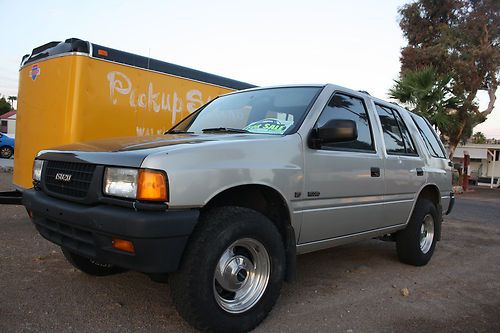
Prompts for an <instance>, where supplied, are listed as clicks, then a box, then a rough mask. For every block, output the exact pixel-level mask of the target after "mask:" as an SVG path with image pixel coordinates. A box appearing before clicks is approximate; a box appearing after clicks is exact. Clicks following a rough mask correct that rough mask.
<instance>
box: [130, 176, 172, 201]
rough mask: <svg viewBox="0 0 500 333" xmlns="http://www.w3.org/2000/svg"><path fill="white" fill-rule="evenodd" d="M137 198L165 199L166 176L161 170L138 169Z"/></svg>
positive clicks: (148, 199) (146, 199) (147, 199)
mask: <svg viewBox="0 0 500 333" xmlns="http://www.w3.org/2000/svg"><path fill="white" fill-rule="evenodd" d="M137 200H145V201H167V176H166V175H165V173H164V172H163V171H158V170H148V169H141V170H139V179H138V182H137Z"/></svg>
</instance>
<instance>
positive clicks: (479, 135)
mask: <svg viewBox="0 0 500 333" xmlns="http://www.w3.org/2000/svg"><path fill="white" fill-rule="evenodd" d="M472 143H486V136H485V135H484V133H483V132H476V133H474V135H473V136H472Z"/></svg>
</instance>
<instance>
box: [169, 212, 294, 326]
mask: <svg viewBox="0 0 500 333" xmlns="http://www.w3.org/2000/svg"><path fill="white" fill-rule="evenodd" d="M284 275H285V249H284V246H283V241H282V238H281V235H280V233H279V232H278V230H277V228H276V226H275V225H274V224H273V223H272V222H271V221H270V220H269V219H268V218H267V217H265V216H264V215H262V214H260V213H258V212H256V211H254V210H252V209H248V208H242V207H221V208H214V209H212V210H210V211H209V212H207V213H206V214H204V216H203V217H202V219H201V221H200V222H199V226H198V227H197V229H196V230H195V232H194V233H193V235H192V237H191V239H190V242H189V244H188V246H187V249H186V251H185V253H184V258H183V262H182V264H181V268H180V270H179V272H177V273H175V274H172V275H171V276H170V280H169V283H170V286H171V292H172V298H173V301H174V304H175V306H176V308H177V311H178V312H179V314H180V315H181V316H182V317H183V318H184V319H185V320H186V321H187V322H188V323H189V324H190V325H192V326H193V327H195V328H197V329H198V330H201V331H213V332H247V331H250V330H252V329H253V328H255V327H256V326H257V325H258V324H259V323H260V322H261V321H262V320H264V318H265V317H266V316H267V315H268V313H269V312H270V311H271V309H272V307H273V306H274V304H275V302H276V300H277V299H278V297H279V294H280V290H281V285H282V282H283V279H284Z"/></svg>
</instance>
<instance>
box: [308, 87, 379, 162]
mask: <svg viewBox="0 0 500 333" xmlns="http://www.w3.org/2000/svg"><path fill="white" fill-rule="evenodd" d="M336 94H339V95H344V96H348V97H351V98H356V99H359V100H360V101H361V103H362V104H363V107H364V109H365V112H366V115H367V119H368V129H369V131H370V138H371V148H372V149H371V150H365V149H356V148H344V147H324V146H321V147H319V148H317V149H316V150H322V151H340V152H355V153H366V154H377V145H376V144H375V138H374V136H373V127H372V121H371V119H370V112H369V109H368V108H367V106H366V102H365V98H364V97H361V96H358V95H356V94H352V93H349V92H345V91H343V90H335V91H334V92H333V93H332V95H331V96H330V98H328V102H327V103H326V105H325V107H324V108H323V110H321V113H320V114H319V116H318V118H317V119H316V122H315V123H314V126H313V127H312V129H311V131H310V134H309V135H312V133H313V132H314V131H315V130H317V129H318V121H319V119H320V118H321V116H322V115H323V113H324V112H325V110H326V108H327V107H328V105H329V104H330V102H331V100H332V99H333V97H334V96H335V95H336ZM308 141H309V140H308Z"/></svg>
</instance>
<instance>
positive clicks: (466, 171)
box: [462, 150, 470, 192]
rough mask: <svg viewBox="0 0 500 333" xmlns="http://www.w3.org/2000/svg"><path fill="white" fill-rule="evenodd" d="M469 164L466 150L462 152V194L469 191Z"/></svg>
mask: <svg viewBox="0 0 500 333" xmlns="http://www.w3.org/2000/svg"><path fill="white" fill-rule="evenodd" d="M469 164H470V155H469V152H468V151H467V150H465V151H464V174H463V175H462V188H463V189H464V192H467V190H468V189H469Z"/></svg>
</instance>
